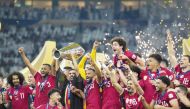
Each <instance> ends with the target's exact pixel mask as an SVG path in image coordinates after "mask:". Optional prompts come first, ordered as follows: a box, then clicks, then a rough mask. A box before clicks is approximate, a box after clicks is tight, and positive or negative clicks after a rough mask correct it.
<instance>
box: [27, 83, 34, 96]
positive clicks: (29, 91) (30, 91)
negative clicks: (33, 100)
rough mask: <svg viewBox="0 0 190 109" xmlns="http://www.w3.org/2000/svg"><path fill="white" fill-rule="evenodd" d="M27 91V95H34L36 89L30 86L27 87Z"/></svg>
mask: <svg viewBox="0 0 190 109" xmlns="http://www.w3.org/2000/svg"><path fill="white" fill-rule="evenodd" d="M26 91H27V93H29V94H32V93H33V91H34V89H33V88H30V86H28V85H27V86H26Z"/></svg>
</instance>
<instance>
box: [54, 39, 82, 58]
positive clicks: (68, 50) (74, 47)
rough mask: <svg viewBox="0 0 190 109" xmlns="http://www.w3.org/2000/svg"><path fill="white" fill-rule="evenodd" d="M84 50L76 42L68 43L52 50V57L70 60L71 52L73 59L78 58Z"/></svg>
mask: <svg viewBox="0 0 190 109" xmlns="http://www.w3.org/2000/svg"><path fill="white" fill-rule="evenodd" d="M84 52H85V50H84V49H83V48H82V47H81V46H80V45H79V44H78V43H74V42H73V43H69V44H68V45H67V46H65V47H63V48H61V49H59V50H55V51H54V54H53V55H54V58H55V59H59V60H62V59H68V60H71V59H72V58H71V55H70V54H73V55H74V57H75V59H79V58H80V57H81V56H82V55H83V54H84Z"/></svg>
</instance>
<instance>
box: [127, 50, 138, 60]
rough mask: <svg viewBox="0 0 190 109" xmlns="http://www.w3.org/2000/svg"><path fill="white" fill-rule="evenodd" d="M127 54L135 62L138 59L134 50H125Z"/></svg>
mask: <svg viewBox="0 0 190 109" xmlns="http://www.w3.org/2000/svg"><path fill="white" fill-rule="evenodd" d="M125 55H126V56H127V57H128V58H129V59H130V60H131V61H133V62H135V61H136V59H137V56H136V55H135V54H134V53H133V52H131V51H128V50H127V51H125Z"/></svg>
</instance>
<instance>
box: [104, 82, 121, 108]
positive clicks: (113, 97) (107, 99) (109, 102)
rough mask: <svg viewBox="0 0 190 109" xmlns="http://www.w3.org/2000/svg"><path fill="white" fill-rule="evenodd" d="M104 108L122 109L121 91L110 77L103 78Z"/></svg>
mask: <svg viewBox="0 0 190 109" xmlns="http://www.w3.org/2000/svg"><path fill="white" fill-rule="evenodd" d="M102 109H121V103H120V96H119V93H118V92H117V91H116V89H115V88H114V87H113V85H112V83H111V81H110V79H104V80H103V95H102Z"/></svg>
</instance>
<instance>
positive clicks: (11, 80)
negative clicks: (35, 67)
mask: <svg viewBox="0 0 190 109" xmlns="http://www.w3.org/2000/svg"><path fill="white" fill-rule="evenodd" d="M13 75H17V76H18V79H19V82H20V85H23V82H24V76H23V74H21V73H20V72H13V73H11V74H10V75H9V76H8V77H7V82H8V83H9V84H10V85H11V86H12V87H13V86H14V84H13Z"/></svg>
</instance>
